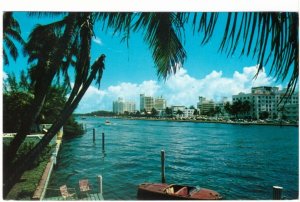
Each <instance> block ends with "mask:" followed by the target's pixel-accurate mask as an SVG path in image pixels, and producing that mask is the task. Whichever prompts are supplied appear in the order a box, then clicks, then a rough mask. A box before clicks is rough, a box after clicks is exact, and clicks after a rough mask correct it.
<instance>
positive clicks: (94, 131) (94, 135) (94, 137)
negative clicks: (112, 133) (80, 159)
mask: <svg viewBox="0 0 300 202" xmlns="http://www.w3.org/2000/svg"><path fill="white" fill-rule="evenodd" d="M95 140H96V129H95V128H93V142H95Z"/></svg>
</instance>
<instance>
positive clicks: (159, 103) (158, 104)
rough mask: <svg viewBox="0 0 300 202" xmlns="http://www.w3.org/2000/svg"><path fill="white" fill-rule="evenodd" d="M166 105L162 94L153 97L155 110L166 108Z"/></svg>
mask: <svg viewBox="0 0 300 202" xmlns="http://www.w3.org/2000/svg"><path fill="white" fill-rule="evenodd" d="M166 105H167V102H166V100H165V99H164V98H162V96H161V97H158V98H155V99H154V108H155V109H156V110H164V109H166Z"/></svg>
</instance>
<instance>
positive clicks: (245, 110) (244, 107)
mask: <svg viewBox="0 0 300 202" xmlns="http://www.w3.org/2000/svg"><path fill="white" fill-rule="evenodd" d="M241 108H242V113H243V114H248V113H249V112H250V110H251V103H250V102H249V101H248V100H246V101H243V102H242V106H241Z"/></svg>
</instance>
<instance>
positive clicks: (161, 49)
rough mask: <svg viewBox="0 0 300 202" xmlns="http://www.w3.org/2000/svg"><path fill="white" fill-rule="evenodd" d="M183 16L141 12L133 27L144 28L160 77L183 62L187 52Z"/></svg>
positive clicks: (171, 71)
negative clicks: (183, 32)
mask: <svg viewBox="0 0 300 202" xmlns="http://www.w3.org/2000/svg"><path fill="white" fill-rule="evenodd" d="M181 20H182V18H178V15H176V13H141V14H140V16H139V17H138V19H137V21H136V22H135V24H134V25H133V29H134V30H135V31H138V30H140V29H143V30H144V40H145V41H146V42H147V43H148V45H149V48H150V49H151V50H152V57H153V59H154V62H155V65H156V67H157V74H158V76H159V77H161V76H162V77H163V78H164V79H166V78H167V76H168V75H170V74H171V73H176V70H177V68H178V67H179V66H178V64H183V63H184V60H185V59H186V52H185V50H184V48H183V45H182V43H181V39H180V38H179V37H178V36H181V33H182V31H183V27H182V26H181V25H182V24H183V23H182V21H181Z"/></svg>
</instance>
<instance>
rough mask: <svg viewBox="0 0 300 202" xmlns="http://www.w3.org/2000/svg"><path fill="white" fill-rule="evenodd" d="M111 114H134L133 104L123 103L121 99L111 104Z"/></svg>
mask: <svg viewBox="0 0 300 202" xmlns="http://www.w3.org/2000/svg"><path fill="white" fill-rule="evenodd" d="M113 112H114V113H116V114H124V112H129V113H134V112H136V108H135V102H129V101H124V99H123V98H118V100H116V101H114V102H113Z"/></svg>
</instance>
